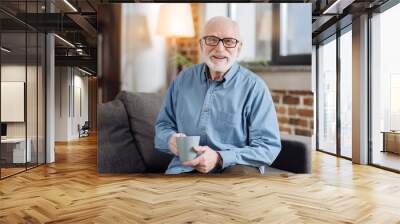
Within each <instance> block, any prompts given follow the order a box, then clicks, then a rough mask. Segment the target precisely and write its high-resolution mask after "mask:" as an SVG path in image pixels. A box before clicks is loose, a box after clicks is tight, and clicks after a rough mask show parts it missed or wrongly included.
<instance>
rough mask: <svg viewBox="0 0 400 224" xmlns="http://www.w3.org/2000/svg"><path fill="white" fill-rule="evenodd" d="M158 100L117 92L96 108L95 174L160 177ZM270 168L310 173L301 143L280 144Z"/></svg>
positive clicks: (163, 160)
mask: <svg viewBox="0 0 400 224" xmlns="http://www.w3.org/2000/svg"><path fill="white" fill-rule="evenodd" d="M162 100H163V96H162V95H161V94H156V93H130V92H121V93H120V94H119V95H118V96H117V97H116V98H115V100H113V101H110V102H107V103H104V104H100V105H99V106H98V109H97V111H98V114H97V125H98V127H97V128H98V133H97V170H98V172H99V173H164V171H165V170H166V168H167V166H168V164H169V162H170V161H171V159H172V157H171V155H169V154H166V153H162V152H159V151H157V150H156V149H154V123H155V121H156V118H157V115H158V112H159V110H160V107H161V104H162ZM271 167H273V168H275V169H279V170H283V171H289V172H293V173H310V170H311V159H310V151H309V149H308V148H307V147H306V145H305V144H304V143H301V142H297V141H287V140H282V150H281V152H280V154H279V155H278V157H277V159H276V160H275V161H274V163H273V164H272V165H271ZM266 172H268V169H267V171H266Z"/></svg>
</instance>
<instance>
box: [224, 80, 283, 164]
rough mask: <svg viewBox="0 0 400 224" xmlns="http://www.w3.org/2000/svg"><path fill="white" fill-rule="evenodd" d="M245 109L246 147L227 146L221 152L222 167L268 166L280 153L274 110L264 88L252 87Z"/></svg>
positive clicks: (259, 86) (269, 96)
mask: <svg viewBox="0 0 400 224" xmlns="http://www.w3.org/2000/svg"><path fill="white" fill-rule="evenodd" d="M247 110H248V111H249V114H248V122H249V126H248V130H249V134H248V135H249V144H248V145H247V146H245V147H235V146H233V145H232V146H230V145H227V146H226V148H223V149H221V150H220V151H219V154H220V155H221V157H222V161H223V165H222V166H223V167H222V168H226V167H228V166H232V165H236V164H242V165H250V166H254V167H261V166H264V165H271V164H272V162H273V161H274V160H275V159H276V157H277V156H278V154H279V152H280V151H281V140H280V135H279V126H278V122H277V118H276V112H275V107H274V103H273V101H272V97H271V94H270V92H269V90H268V88H267V87H266V86H265V85H261V84H257V85H255V88H254V89H253V91H252V96H251V100H250V101H249V103H248V105H247Z"/></svg>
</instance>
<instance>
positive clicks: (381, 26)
mask: <svg viewBox="0 0 400 224" xmlns="http://www.w3.org/2000/svg"><path fill="white" fill-rule="evenodd" d="M399 21H400V5H396V6H394V7H392V8H390V9H388V10H386V11H384V12H382V13H380V14H375V15H373V17H372V18H371V35H372V36H371V40H372V43H371V45H372V46H371V47H372V49H371V51H372V54H371V60H372V63H371V69H372V70H371V99H370V100H371V101H370V104H371V106H370V108H371V111H370V120H371V126H370V127H371V130H370V132H371V138H372V139H371V140H372V153H371V162H372V164H375V165H379V166H384V167H387V168H391V169H395V170H400V155H399V153H400V132H398V131H399V130H400V103H399V102H400V101H399V96H400V63H399V60H398V52H400V43H399V40H400V32H399V31H398V30H397V29H394V27H397V26H398V22H399ZM385 135H386V136H385Z"/></svg>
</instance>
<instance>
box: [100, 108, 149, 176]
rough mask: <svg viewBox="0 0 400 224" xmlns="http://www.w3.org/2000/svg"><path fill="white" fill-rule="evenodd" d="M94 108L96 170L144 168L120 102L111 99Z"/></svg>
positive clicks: (104, 171)
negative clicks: (95, 116) (96, 128)
mask: <svg viewBox="0 0 400 224" xmlns="http://www.w3.org/2000/svg"><path fill="white" fill-rule="evenodd" d="M97 111H98V114H97V125H98V133H97V144H98V145H97V170H98V172H100V173H141V172H144V171H145V169H146V167H145V164H144V162H143V159H142V156H141V155H140V153H139V152H138V150H137V149H136V145H135V143H134V138H133V136H132V133H131V130H130V127H129V122H128V115H127V113H126V110H125V107H124V105H123V103H122V102H121V101H120V100H113V101H110V102H107V103H104V104H100V105H99V107H98V110H97Z"/></svg>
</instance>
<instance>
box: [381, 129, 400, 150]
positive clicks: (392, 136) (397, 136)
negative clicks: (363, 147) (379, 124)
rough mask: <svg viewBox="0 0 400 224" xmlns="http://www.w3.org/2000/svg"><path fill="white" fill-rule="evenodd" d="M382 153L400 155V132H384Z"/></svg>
mask: <svg viewBox="0 0 400 224" xmlns="http://www.w3.org/2000/svg"><path fill="white" fill-rule="evenodd" d="M382 134H383V149H382V152H392V153H396V154H400V131H383V132H382Z"/></svg>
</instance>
